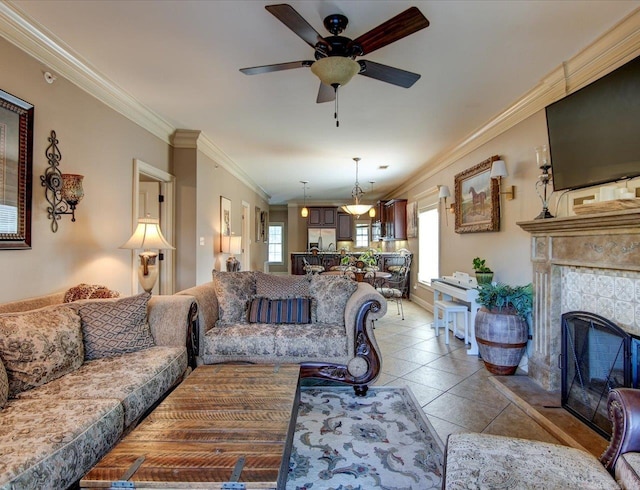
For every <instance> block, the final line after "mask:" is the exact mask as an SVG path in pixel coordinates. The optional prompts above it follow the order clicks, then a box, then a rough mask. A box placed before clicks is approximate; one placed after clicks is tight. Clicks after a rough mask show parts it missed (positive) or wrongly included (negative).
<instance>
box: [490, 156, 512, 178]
mask: <svg viewBox="0 0 640 490" xmlns="http://www.w3.org/2000/svg"><path fill="white" fill-rule="evenodd" d="M508 176H509V172H507V166H506V165H505V163H504V160H495V161H494V162H493V163H492V164H491V178H492V179H499V178H501V177H508Z"/></svg>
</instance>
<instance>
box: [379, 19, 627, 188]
mask: <svg viewBox="0 0 640 490" xmlns="http://www.w3.org/2000/svg"><path fill="white" fill-rule="evenodd" d="M638 55H640V8H638V9H636V10H634V11H633V12H631V13H630V14H629V15H627V16H626V17H624V18H623V19H622V20H621V21H620V22H618V24H616V25H615V26H614V27H613V28H611V29H610V30H609V31H607V32H606V33H604V34H603V35H602V36H600V37H599V38H598V39H597V40H596V41H594V42H593V43H592V44H590V45H588V46H587V47H585V48H584V49H583V50H581V51H580V52H579V53H578V54H576V55H575V56H574V57H572V58H571V59H569V60H568V61H566V62H564V63H562V64H561V65H560V66H558V67H557V68H555V69H554V70H552V71H551V72H550V73H549V74H548V75H547V76H545V77H544V78H543V79H542V80H541V81H540V82H538V83H537V84H536V85H535V86H534V87H533V88H532V89H531V90H529V91H528V92H527V93H526V94H524V95H523V96H522V97H520V98H519V99H518V100H517V101H515V102H514V103H513V104H512V105H510V106H509V107H507V108H506V109H505V110H504V111H502V112H501V113H500V114H498V115H496V116H495V117H493V118H492V119H490V120H489V121H487V122H486V123H485V124H484V125H483V126H481V127H479V128H478V129H476V130H475V131H473V132H472V133H470V134H469V135H467V137H466V138H464V139H463V140H462V141H460V142H459V143H457V144H456V145H455V146H453V147H451V148H449V149H448V150H445V151H444V152H442V153H440V154H439V155H436V156H435V157H434V158H433V159H432V160H431V161H429V162H426V163H425V164H424V165H422V166H421V168H420V169H419V170H418V171H417V172H415V173H414V174H412V175H411V177H409V178H408V179H407V180H406V181H405V183H404V184H402V185H400V186H399V187H397V188H396V189H394V190H393V191H392V192H391V193H390V194H389V195H403V194H405V193H408V192H409V191H410V190H411V189H413V188H415V187H416V186H418V185H420V184H422V183H423V182H425V181H426V180H427V179H429V178H431V177H433V176H434V175H436V174H437V173H439V172H441V171H443V170H444V169H446V168H447V167H449V166H450V165H453V164H454V163H455V162H457V161H458V160H460V159H461V158H462V157H464V156H465V155H468V154H469V153H471V152H472V151H474V150H476V149H478V148H479V147H481V146H482V145H484V144H485V143H487V142H489V141H491V140H492V139H494V138H496V137H497V136H499V135H500V134H502V133H504V132H505V131H507V130H509V129H511V128H512V127H514V126H515V125H516V124H518V123H520V122H522V121H524V120H525V119H527V118H528V117H530V116H532V115H533V114H535V113H537V112H538V111H541V110H542V109H544V108H545V107H546V106H548V105H549V104H551V103H553V102H556V101H557V100H560V99H561V98H563V97H565V96H566V95H569V94H570V93H573V92H575V91H576V90H579V89H580V88H582V87H584V86H585V85H588V84H589V83H591V82H593V81H595V80H597V79H598V78H601V77H603V76H604V75H606V74H607V73H609V72H611V71H613V70H615V69H616V68H618V67H619V66H621V65H623V64H624V63H626V62H628V61H630V60H632V59H633V58H635V57H636V56H638Z"/></svg>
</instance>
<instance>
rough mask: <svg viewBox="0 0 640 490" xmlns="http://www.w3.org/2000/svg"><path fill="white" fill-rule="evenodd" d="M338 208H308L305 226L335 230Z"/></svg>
mask: <svg viewBox="0 0 640 490" xmlns="http://www.w3.org/2000/svg"><path fill="white" fill-rule="evenodd" d="M337 211H338V208H315V207H311V208H309V217H308V218H307V225H308V226H314V227H329V228H332V227H333V228H335V226H336V214H337Z"/></svg>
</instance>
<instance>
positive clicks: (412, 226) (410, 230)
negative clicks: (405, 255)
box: [407, 201, 418, 238]
mask: <svg viewBox="0 0 640 490" xmlns="http://www.w3.org/2000/svg"><path fill="white" fill-rule="evenodd" d="M417 236H418V203H417V202H416V201H414V202H410V203H409V204H407V238H415V237H417Z"/></svg>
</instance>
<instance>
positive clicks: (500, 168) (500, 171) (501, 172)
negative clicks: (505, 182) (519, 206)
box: [491, 160, 516, 201]
mask: <svg viewBox="0 0 640 490" xmlns="http://www.w3.org/2000/svg"><path fill="white" fill-rule="evenodd" d="M508 176H509V172H507V166H506V165H505V163H504V160H494V161H493V163H492V164H491V178H492V179H497V180H498V192H500V194H504V196H505V198H506V199H507V201H512V200H513V199H515V197H516V187H515V186H513V185H510V186H509V187H507V190H506V191H504V192H502V188H501V184H502V177H508Z"/></svg>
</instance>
